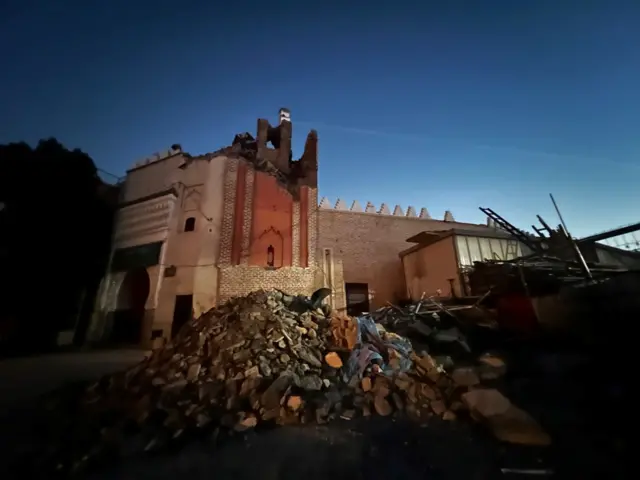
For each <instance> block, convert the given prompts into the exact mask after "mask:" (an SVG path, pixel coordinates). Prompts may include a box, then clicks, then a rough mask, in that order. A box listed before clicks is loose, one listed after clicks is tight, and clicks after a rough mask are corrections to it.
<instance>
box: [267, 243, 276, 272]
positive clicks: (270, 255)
mask: <svg viewBox="0 0 640 480" xmlns="http://www.w3.org/2000/svg"><path fill="white" fill-rule="evenodd" d="M274 259H275V255H274V251H273V245H269V247H268V248H267V267H273V265H274Z"/></svg>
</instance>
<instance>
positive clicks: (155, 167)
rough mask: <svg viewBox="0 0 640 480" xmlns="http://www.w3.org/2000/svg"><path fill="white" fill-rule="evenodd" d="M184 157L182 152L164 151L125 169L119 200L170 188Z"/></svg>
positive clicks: (139, 196)
mask: <svg viewBox="0 0 640 480" xmlns="http://www.w3.org/2000/svg"><path fill="white" fill-rule="evenodd" d="M185 158H186V156H185V155H184V154H183V153H176V154H170V152H165V153H163V154H156V155H155V156H153V157H150V158H149V159H145V160H143V161H142V162H139V163H138V164H136V165H134V166H133V168H131V169H130V170H129V171H127V180H126V182H125V186H124V188H123V191H122V197H121V201H122V202H130V201H133V200H138V199H139V198H143V197H146V196H147V195H153V194H154V193H156V192H160V191H163V190H167V189H168V188H171V187H172V186H173V185H175V182H176V181H177V180H178V179H179V177H180V170H179V169H178V167H179V166H180V165H181V164H182V163H184V161H185Z"/></svg>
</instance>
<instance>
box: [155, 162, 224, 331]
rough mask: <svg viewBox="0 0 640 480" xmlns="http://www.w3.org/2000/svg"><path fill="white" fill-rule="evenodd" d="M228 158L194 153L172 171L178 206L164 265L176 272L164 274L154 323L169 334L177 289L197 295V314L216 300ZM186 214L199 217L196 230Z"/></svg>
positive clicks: (183, 292)
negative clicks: (187, 228)
mask: <svg viewBox="0 0 640 480" xmlns="http://www.w3.org/2000/svg"><path fill="white" fill-rule="evenodd" d="M226 160H227V159H226V157H224V156H220V157H215V158H210V157H201V158H196V159H194V160H192V161H190V162H189V163H188V164H187V166H186V167H185V168H184V169H178V172H179V174H178V175H176V174H175V173H173V172H172V173H171V175H172V176H173V177H174V178H175V179H176V181H177V182H178V184H179V192H180V194H179V202H178V203H179V208H177V209H176V213H175V223H174V225H173V228H172V230H171V233H170V235H169V238H168V241H167V252H166V255H165V257H164V262H163V270H164V269H166V267H169V266H174V267H175V275H174V276H171V277H167V276H164V278H163V279H162V287H161V291H160V295H159V299H158V305H157V308H156V313H155V319H154V325H153V328H154V329H162V330H163V332H164V335H165V336H169V333H170V331H171V324H172V321H173V311H174V307H175V299H176V296H177V295H193V310H194V313H195V314H196V315H200V314H201V313H203V312H205V311H207V310H208V309H210V308H212V307H213V306H214V305H215V304H216V300H217V290H218V268H217V261H218V252H219V250H220V233H221V226H222V213H223V201H224V174H225V166H226ZM188 218H195V228H194V230H193V231H185V228H184V227H185V223H186V221H187V219H188Z"/></svg>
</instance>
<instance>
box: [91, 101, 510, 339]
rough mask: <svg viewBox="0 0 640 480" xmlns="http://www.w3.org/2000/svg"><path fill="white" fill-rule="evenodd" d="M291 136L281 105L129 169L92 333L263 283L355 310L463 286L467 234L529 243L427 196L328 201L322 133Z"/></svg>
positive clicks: (131, 327)
mask: <svg viewBox="0 0 640 480" xmlns="http://www.w3.org/2000/svg"><path fill="white" fill-rule="evenodd" d="M292 134H293V124H292V121H291V114H290V112H289V111H288V110H287V109H281V110H280V113H279V121H278V123H277V125H276V126H272V125H271V124H270V122H269V121H268V120H265V119H259V120H258V124H257V135H256V136H255V137H254V136H253V135H252V134H250V133H243V134H239V135H236V137H235V138H234V139H233V142H232V144H231V145H229V146H228V147H225V148H222V149H220V150H217V151H215V152H212V153H207V154H204V155H198V156H192V155H190V154H188V153H186V152H184V151H183V149H182V148H181V146H180V145H178V144H176V145H173V146H172V147H171V148H170V149H168V150H167V151H165V152H162V153H160V154H156V155H154V156H152V157H150V158H147V159H145V160H143V161H142V162H139V163H137V164H135V165H134V166H133V167H132V168H131V169H130V170H129V171H128V172H127V176H126V181H125V183H124V186H123V190H122V195H121V199H120V207H119V211H118V216H117V221H116V228H115V235H114V241H113V252H112V255H111V261H110V266H109V271H108V272H107V275H106V277H105V279H104V281H103V284H102V287H101V291H100V294H99V298H98V301H97V305H96V311H95V313H94V316H93V319H92V321H91V325H90V328H89V332H88V335H87V341H89V342H92V343H100V342H109V343H119V344H139V345H142V346H148V345H150V344H151V342H153V340H154V339H155V338H158V337H164V338H171V337H172V336H173V335H174V334H175V333H176V332H177V330H178V329H179V328H180V327H181V326H182V325H183V324H184V323H185V322H187V321H188V320H189V319H190V318H192V316H193V315H196V316H199V315H200V314H202V313H203V312H205V311H207V310H209V309H210V308H212V307H214V306H215V305H218V304H220V303H222V302H224V301H226V300H228V299H229V298H231V297H233V296H236V295H245V294H248V293H249V292H252V291H255V290H257V289H260V288H278V289H281V290H284V291H288V292H291V293H296V294H310V293H311V292H312V291H314V290H315V289H317V288H319V287H329V288H331V290H332V294H331V296H330V297H329V298H328V299H327V301H328V302H329V303H330V304H331V305H332V306H333V308H335V309H343V310H344V309H346V310H347V311H349V312H351V313H357V312H360V311H367V310H370V309H373V308H377V307H380V306H383V305H385V304H386V303H387V302H395V301H398V300H400V299H404V298H408V297H410V296H413V297H415V296H416V295H419V294H422V293H423V292H419V293H418V292H417V291H415V292H414V291H413V290H425V292H424V293H426V294H430V295H435V294H437V293H442V294H443V295H448V294H450V293H456V294H457V293H464V289H463V287H462V284H461V282H463V280H462V277H461V276H460V275H459V266H460V263H461V261H469V258H466V257H464V258H463V254H462V253H461V251H460V248H459V245H461V244H462V243H461V240H459V238H463V239H465V242H466V238H468V237H470V236H473V238H480V239H484V240H486V244H487V245H489V247H490V248H493V249H494V250H495V251H493V250H492V253H491V255H492V256H494V257H495V255H498V256H501V258H502V259H510V258H514V257H516V256H518V255H520V254H522V247H521V246H519V245H518V244H517V242H516V244H515V247H514V246H513V245H512V244H511V243H509V241H510V240H509V239H508V235H505V234H504V232H499V231H498V230H497V229H496V228H495V226H493V225H491V224H489V225H484V224H483V225H479V224H471V223H463V222H457V221H455V220H454V217H453V215H452V213H451V212H449V211H447V212H446V213H445V215H444V218H443V219H435V218H431V216H430V215H429V213H428V211H427V210H426V209H425V208H422V209H421V210H420V211H419V212H416V209H415V208H414V207H408V208H407V209H406V210H404V209H402V208H401V207H400V206H395V208H394V209H393V210H391V209H390V208H389V207H388V206H387V205H385V204H382V205H381V206H380V207H379V208H376V207H375V206H374V205H373V204H371V203H368V204H367V205H366V206H365V207H364V208H362V207H361V206H360V205H359V204H358V202H357V201H356V202H353V204H352V205H351V206H348V205H347V204H346V203H345V202H344V201H343V200H338V201H337V202H336V203H335V204H330V203H329V202H328V200H327V199H322V200H320V199H319V197H318V166H319V164H320V165H321V162H319V160H318V135H317V133H316V132H315V131H313V130H312V131H310V132H309V133H308V134H307V138H306V142H305V146H304V151H303V153H302V156H301V157H300V158H299V159H294V158H293V156H292V149H291V139H292ZM429 232H431V234H430V233H429ZM434 232H436V233H435V234H434ZM446 232H455V233H446ZM434 235H435V236H434ZM434 240H435V241H434ZM484 240H483V241H484ZM407 242H410V243H407ZM412 243H413V244H416V245H417V247H414V248H413V249H409V250H408V251H407V248H408V247H410V246H411V244H412ZM434 245H436V246H435V247H434ZM438 245H439V246H440V248H439V249H438V247H437V246H438ZM465 245H466V243H465ZM443 249H444V250H443ZM436 250H438V251H436ZM440 250H442V251H440ZM445 250H446V251H445ZM416 252H417V253H416ZM428 252H431V255H429V254H428ZM442 255H447V257H446V259H445V258H443V257H442ZM469 255H471V256H472V254H471V253H469V254H467V256H469ZM480 255H482V253H480ZM434 259H437V261H436V260H434ZM481 259H482V258H478V260H481Z"/></svg>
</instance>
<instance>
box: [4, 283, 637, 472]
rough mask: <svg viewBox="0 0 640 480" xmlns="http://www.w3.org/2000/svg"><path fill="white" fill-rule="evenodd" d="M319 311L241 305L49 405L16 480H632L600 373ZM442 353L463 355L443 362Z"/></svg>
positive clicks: (19, 457) (255, 299) (534, 352)
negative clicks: (602, 412) (516, 479)
mask: <svg viewBox="0 0 640 480" xmlns="http://www.w3.org/2000/svg"><path fill="white" fill-rule="evenodd" d="M316 300H318V298H314V299H312V300H309V299H306V298H302V297H291V296H288V295H286V294H283V293H282V292H278V291H273V292H255V293H253V294H250V295H249V296H247V297H242V298H237V299H234V300H232V301H230V302H229V303H227V304H225V305H223V306H221V307H219V308H216V309H213V310H211V311H209V312H207V313H206V314H204V315H203V316H202V317H200V318H199V319H196V320H194V321H193V322H191V323H190V324H188V325H186V326H185V327H184V328H183V330H182V331H181V332H180V334H179V335H178V337H177V338H176V339H175V340H174V341H173V342H172V343H170V344H168V345H164V346H160V347H159V348H157V349H155V350H154V352H153V353H152V355H150V356H149V357H148V358H147V359H146V360H145V361H144V362H142V363H140V364H138V365H136V366H135V367H133V368H131V369H129V370H127V371H125V372H121V373H119V374H115V375H111V376H107V377H104V378H103V379H101V380H100V381H99V382H96V383H94V384H92V385H89V386H84V385H83V386H78V387H76V388H74V389H64V390H61V391H57V392H54V393H53V394H51V395H49V396H47V397H45V398H44V399H43V406H42V408H40V409H39V410H37V411H35V412H34V413H33V415H32V419H33V420H38V421H37V423H38V430H37V431H36V432H34V435H33V436H32V437H31V438H30V440H29V441H28V442H22V441H18V439H16V442H15V445H14V447H15V449H14V450H15V451H14V452H12V454H11V455H12V458H11V459H10V460H11V461H6V462H4V465H5V466H9V465H10V466H11V470H12V471H13V472H20V474H21V475H20V476H21V477H22V478H55V477H67V476H70V475H78V476H80V475H86V474H89V475H91V476H94V477H95V478H176V476H178V475H191V476H193V478H204V477H205V476H207V477H209V476H211V475H212V474H215V475H218V476H220V477H221V478H256V476H257V475H260V477H261V478H299V477H300V476H307V477H311V478H328V477H335V476H336V475H339V476H340V477H341V478H342V477H347V476H348V477H362V478H364V477H368V478H388V477H389V476H390V475H394V476H403V477H405V478H494V476H500V475H505V474H509V472H508V471H507V472H503V471H502V470H501V469H503V468H514V469H526V470H530V472H529V473H531V471H533V473H535V474H544V475H549V474H551V473H552V472H555V475H556V478H558V477H561V478H571V477H573V478H599V477H598V475H599V476H600V477H601V476H602V475H605V474H606V475H607V476H609V477H611V478H622V477H617V476H616V471H615V468H619V466H617V465H616V464H615V462H614V461H613V460H614V459H615V458H616V456H617V455H619V453H620V450H621V448H623V447H624V446H622V445H619V444H618V443H616V442H615V441H612V440H611V436H610V432H608V431H607V428H606V424H605V423H602V424H601V423H599V422H598V421H597V420H596V418H595V417H594V414H595V413H596V410H593V403H594V400H595V403H597V404H599V405H600V407H602V405H603V402H612V400H611V399H614V398H615V395H614V394H615V392H613V393H612V394H611V395H609V394H608V392H609V390H607V389H606V388H604V387H603V386H602V385H601V384H599V386H598V389H597V390H596V389H595V388H593V387H594V385H593V379H592V378H589V376H588V375H587V376H586V380H587V381H585V378H582V377H580V376H578V375H577V372H580V371H582V372H585V371H587V372H588V371H589V368H592V367H591V366H590V365H589V364H588V363H587V361H585V360H583V358H582V357H579V358H578V361H576V362H573V363H574V365H573V366H572V368H570V369H567V368H565V366H564V365H565V364H567V362H566V360H565V359H566V358H567V357H566V356H555V357H553V356H549V355H547V356H540V354H539V349H528V350H527V348H525V347H524V346H523V345H522V344H520V345H518V346H517V347H515V348H514V347H513V346H512V347H506V348H504V349H503V350H502V352H498V351H497V350H495V349H494V350H493V351H491V352H487V351H480V352H477V351H474V348H473V347H474V344H475V343H477V344H478V345H483V346H485V347H486V346H487V345H491V343H492V342H491V340H489V341H487V338H492V337H495V338H498V337H499V336H498V335H492V334H491V333H489V334H487V333H486V332H485V334H484V335H482V336H480V337H481V338H484V340H481V341H478V342H474V341H473V336H472V333H473V332H472V331H470V330H469V331H464V330H465V328H464V327H463V326H462V325H460V326H455V323H451V321H450V320H451V319H446V318H445V317H446V315H440V316H438V315H432V314H429V315H428V318H427V319H422V318H420V315H415V314H411V315H409V317H410V322H411V323H412V324H415V323H416V322H421V324H422V325H420V326H418V327H417V326H416V325H413V330H415V331H416V332H417V333H419V334H420V336H421V337H422V340H423V342H421V341H420V340H417V341H416V342H414V344H413V345H412V344H411V343H410V342H409V341H407V339H405V338H403V337H401V336H398V335H396V334H394V333H391V332H387V331H386V329H385V326H384V325H381V324H380V323H378V324H377V325H376V323H375V321H376V320H378V321H379V322H382V323H384V324H386V328H387V329H390V328H392V327H393V328H396V327H399V324H401V323H403V320H402V319H400V321H399V319H398V316H399V315H400V313H401V312H400V311H399V312H397V315H395V316H394V317H393V318H392V319H389V318H386V317H388V315H384V316H383V315H377V316H376V315H373V316H367V317H366V318H364V317H363V318H360V319H353V318H349V317H346V316H341V315H338V314H336V313H335V312H330V311H329V310H328V309H327V308H326V307H325V308H316V307H317V306H318V305H319V304H318V302H317V301H316ZM442 308H444V307H442ZM398 310H400V309H398ZM386 313H388V312H386ZM414 313H415V311H414ZM441 313H444V312H441ZM494 343H495V342H494ZM443 344H444V345H445V346H447V345H448V346H450V347H451V346H454V347H455V346H460V348H458V350H456V348H453V349H450V350H451V354H450V355H448V356H446V355H436V352H437V351H438V347H440V346H442V345H443ZM496 346H498V345H497V344H496ZM426 350H429V351H430V352H431V353H432V355H430V354H428V353H426ZM445 350H446V349H445ZM483 350H484V349H483ZM536 358H545V359H547V360H546V362H545V361H543V362H540V361H538V362H535V361H533V359H536ZM549 359H551V360H549ZM569 363H571V362H569ZM523 366H524V367H526V368H523ZM589 380H591V384H590V382H589ZM613 387H615V385H612V388H613ZM501 392H502V393H501ZM503 394H506V396H505V395H503ZM507 397H509V399H508V398H507ZM516 405H517V406H516ZM611 405H612V408H614V407H613V404H611ZM523 408H524V409H523ZM525 409H526V411H525ZM527 411H528V412H529V413H527ZM534 417H535V418H536V419H537V420H538V421H536V420H534ZM541 425H542V426H541ZM596 426H597V428H596ZM489 432H490V433H491V434H492V435H490V434H489ZM520 474H522V472H520ZM595 474H597V475H596V476H595V477H594V476H593V475H595ZM9 478H12V477H9Z"/></svg>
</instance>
